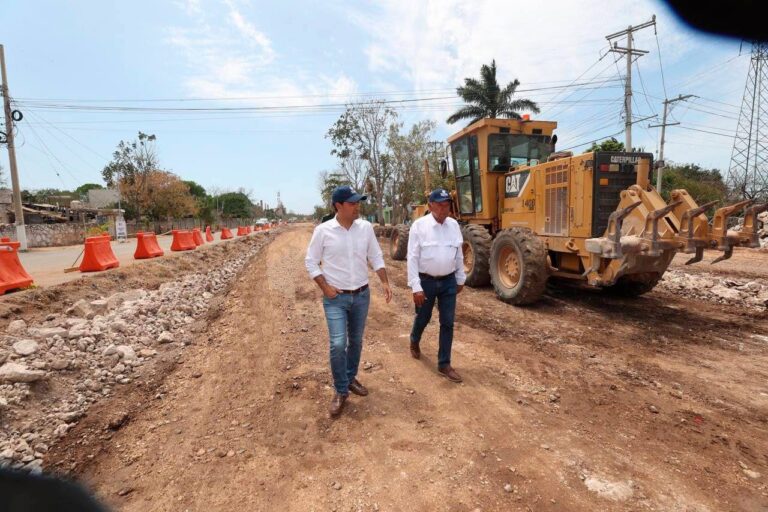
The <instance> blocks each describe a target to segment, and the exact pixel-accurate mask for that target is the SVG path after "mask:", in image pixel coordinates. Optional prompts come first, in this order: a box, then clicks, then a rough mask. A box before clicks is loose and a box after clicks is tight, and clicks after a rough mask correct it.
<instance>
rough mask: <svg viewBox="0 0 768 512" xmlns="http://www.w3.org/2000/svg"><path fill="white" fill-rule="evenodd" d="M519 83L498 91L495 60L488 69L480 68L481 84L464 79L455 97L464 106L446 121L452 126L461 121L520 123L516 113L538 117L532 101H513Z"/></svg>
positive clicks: (472, 79)
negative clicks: (461, 101) (522, 112)
mask: <svg viewBox="0 0 768 512" xmlns="http://www.w3.org/2000/svg"><path fill="white" fill-rule="evenodd" d="M518 85H520V82H519V81H518V80H517V79H515V81H513V82H509V83H508V84H507V85H506V87H504V88H503V89H501V88H499V83H498V82H497V81H496V60H495V59H494V60H493V61H491V65H490V66H488V65H486V64H483V66H482V67H481V68H480V80H477V79H475V78H465V79H464V86H463V87H457V88H456V94H458V95H459V96H461V99H463V100H464V101H465V102H466V103H468V105H467V106H465V107H462V108H460V109H459V110H457V111H456V112H454V113H453V115H451V117H449V118H448V123H449V124H453V123H455V122H456V121H460V120H462V119H471V121H470V123H469V124H472V123H474V122H475V121H478V120H480V119H483V118H486V117H490V118H496V117H507V118H512V119H521V117H520V114H518V113H517V111H518V110H530V111H531V112H533V113H535V114H538V113H539V112H540V111H539V107H538V105H536V103H534V102H533V101H531V100H525V99H520V100H514V101H513V100H512V96H513V95H514V94H515V90H516V89H517V86H518Z"/></svg>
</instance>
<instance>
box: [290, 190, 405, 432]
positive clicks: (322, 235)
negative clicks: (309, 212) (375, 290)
mask: <svg viewBox="0 0 768 512" xmlns="http://www.w3.org/2000/svg"><path fill="white" fill-rule="evenodd" d="M365 199H366V196H364V195H361V194H358V193H357V192H355V191H354V190H353V189H352V187H350V186H347V185H344V186H341V187H336V189H335V190H334V191H333V195H332V196H331V201H332V202H333V206H334V209H335V210H336V216H335V217H334V218H332V219H330V220H328V221H327V222H323V223H322V224H320V225H319V226H317V227H316V228H315V231H314V233H313V234H312V240H311V241H310V242H309V247H308V248H307V256H306V258H305V259H304V263H305V265H306V267H307V271H308V272H309V276H310V277H311V278H312V279H314V280H315V282H316V283H317V285H318V286H319V287H320V289H321V290H322V291H323V309H324V310H325V319H326V322H327V323H328V334H329V335H330V359H331V373H332V374H333V386H334V388H335V389H336V393H335V394H334V397H333V400H332V401H331V406H330V410H329V412H330V415H331V417H332V418H335V417H337V416H338V415H339V414H341V411H342V410H343V408H344V404H345V403H346V400H347V397H348V396H349V392H350V391H351V392H352V393H354V394H356V395H360V396H366V395H367V394H368V390H367V389H366V388H365V386H363V385H362V384H361V383H360V381H358V380H357V368H358V366H359V364H360V355H361V353H362V350H363V331H364V330H365V320H366V317H367V316H368V305H369V304H370V300H371V294H370V290H369V289H368V264H369V263H370V264H371V267H373V270H374V271H375V272H376V274H378V276H379V279H380V280H381V284H382V286H383V288H384V298H385V300H386V301H387V303H389V301H391V300H392V290H391V289H390V287H389V281H388V280H387V271H386V269H385V268H384V258H383V256H382V254H381V247H379V242H378V240H376V235H375V234H374V233H373V226H371V223H370V222H368V221H366V220H363V219H360V218H359V217H360V201H365Z"/></svg>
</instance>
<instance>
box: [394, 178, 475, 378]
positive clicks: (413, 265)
mask: <svg viewBox="0 0 768 512" xmlns="http://www.w3.org/2000/svg"><path fill="white" fill-rule="evenodd" d="M429 211H430V213H429V214H428V215H424V216H423V217H421V218H419V219H417V220H416V221H414V222H413V224H412V225H411V229H410V231H409V234H408V286H410V287H411V290H412V291H413V303H414V304H415V305H416V317H415V318H414V320H413V328H412V329H411V355H412V356H413V357H414V358H416V359H419V358H420V357H421V349H420V347H419V342H420V341H421V335H422V333H423V332H424V328H426V327H427V324H429V321H430V320H431V318H432V309H433V308H434V305H435V302H437V310H438V312H439V313H440V338H439V340H440V345H439V349H438V353H437V371H438V373H439V374H440V375H441V376H443V377H445V378H447V379H448V380H450V381H451V382H461V376H459V374H458V373H457V372H456V370H454V369H453V368H452V367H451V345H452V344H453V321H454V318H455V316H456V295H457V294H459V293H461V290H462V289H464V281H465V280H466V279H467V276H466V274H465V273H464V254H463V252H462V250H461V247H462V243H463V238H462V236H461V228H459V223H458V222H456V220H455V219H453V218H451V217H449V214H450V213H451V196H450V194H448V191H446V190H444V189H440V188H439V189H436V190H433V191H432V193H431V194H429Z"/></svg>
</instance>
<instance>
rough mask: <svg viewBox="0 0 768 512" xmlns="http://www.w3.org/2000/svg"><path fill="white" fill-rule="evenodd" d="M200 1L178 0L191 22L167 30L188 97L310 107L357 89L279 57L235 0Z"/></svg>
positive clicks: (343, 80)
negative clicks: (182, 62)
mask: <svg viewBox="0 0 768 512" xmlns="http://www.w3.org/2000/svg"><path fill="white" fill-rule="evenodd" d="M202 2H203V0H185V1H184V2H180V3H177V5H179V7H181V8H182V9H183V10H184V12H185V13H186V14H187V15H188V16H189V22H190V23H189V25H188V26H186V27H172V28H170V29H169V31H168V39H167V40H168V42H169V43H170V44H171V45H173V46H175V47H176V48H178V49H179V50H180V51H181V52H182V53H183V54H184V56H185V58H186V61H187V66H188V68H189V73H188V75H187V76H186V77H184V78H183V85H184V87H185V88H186V90H187V91H188V93H189V94H190V96H193V97H204V98H221V99H226V98H251V99H252V100H253V101H252V103H253V102H255V103H257V104H258V105H264V106H275V105H286V104H287V103H290V104H291V105H310V104H315V103H318V102H322V101H323V100H324V99H327V98H331V97H332V98H333V99H334V101H335V102H339V101H346V100H347V99H348V97H347V95H349V94H353V93H354V92H355V91H356V89H357V86H356V84H355V82H354V80H352V79H351V78H350V77H349V76H347V75H345V74H343V73H342V74H340V75H338V76H335V77H331V76H327V75H325V74H317V73H312V72H310V71H309V70H306V69H297V68H296V67H295V66H292V65H291V63H288V62H285V61H281V59H280V54H279V52H278V51H276V50H275V48H274V45H273V42H272V40H271V39H270V38H269V36H268V35H267V34H266V33H265V32H263V31H262V30H260V29H259V27H258V26H257V24H255V23H254V22H253V21H251V20H249V19H248V17H247V16H246V14H245V9H243V8H241V7H240V6H239V5H238V3H236V2H235V1H234V0H223V2H220V3H213V2H211V1H209V2H207V4H206V5H202ZM222 7H223V9H222ZM288 98H290V101H288V100H287V99H288Z"/></svg>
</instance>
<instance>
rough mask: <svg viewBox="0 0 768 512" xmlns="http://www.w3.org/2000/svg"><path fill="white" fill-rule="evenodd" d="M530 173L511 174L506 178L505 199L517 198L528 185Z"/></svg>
mask: <svg viewBox="0 0 768 512" xmlns="http://www.w3.org/2000/svg"><path fill="white" fill-rule="evenodd" d="M529 175H530V171H523V172H518V173H515V174H510V175H508V176H506V177H505V178H504V197H517V196H519V195H520V193H521V192H522V191H523V189H524V188H525V184H526V183H528V176H529Z"/></svg>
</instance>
